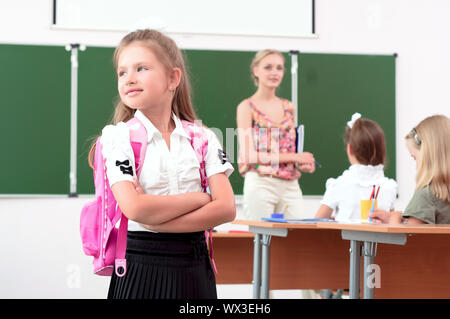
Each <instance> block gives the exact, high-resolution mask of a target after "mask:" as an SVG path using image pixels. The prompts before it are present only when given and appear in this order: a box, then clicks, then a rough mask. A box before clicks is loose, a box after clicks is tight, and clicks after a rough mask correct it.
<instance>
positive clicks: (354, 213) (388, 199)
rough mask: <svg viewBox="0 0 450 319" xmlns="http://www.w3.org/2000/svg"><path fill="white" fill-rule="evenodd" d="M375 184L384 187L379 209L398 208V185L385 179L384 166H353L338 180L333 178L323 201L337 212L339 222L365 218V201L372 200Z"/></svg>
mask: <svg viewBox="0 0 450 319" xmlns="http://www.w3.org/2000/svg"><path fill="white" fill-rule="evenodd" d="M373 185H376V187H378V186H380V191H379V193H378V198H377V207H378V208H379V209H383V210H386V211H390V210H391V209H393V208H394V201H395V200H396V198H397V182H396V181H394V180H393V179H390V178H387V177H385V176H384V171H383V165H377V166H372V165H360V164H355V165H351V166H350V167H349V169H347V170H345V171H344V172H343V173H342V175H341V176H339V177H338V178H329V179H328V180H327V182H326V190H325V194H324V196H323V199H322V201H321V204H324V205H326V206H328V207H330V208H331V209H333V210H334V211H335V219H336V220H337V221H342V222H345V221H351V220H360V219H361V208H360V205H361V199H370V194H371V193H372V189H373Z"/></svg>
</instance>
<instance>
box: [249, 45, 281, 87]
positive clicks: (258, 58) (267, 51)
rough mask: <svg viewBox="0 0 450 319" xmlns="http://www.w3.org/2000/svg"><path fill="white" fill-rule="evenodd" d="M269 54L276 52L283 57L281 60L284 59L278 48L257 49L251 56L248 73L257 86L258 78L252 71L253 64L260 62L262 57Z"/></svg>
mask: <svg viewBox="0 0 450 319" xmlns="http://www.w3.org/2000/svg"><path fill="white" fill-rule="evenodd" d="M270 54H278V55H279V56H281V57H282V58H283V61H284V56H283V54H282V53H281V52H280V51H278V50H274V49H265V50H261V51H258V52H257V53H256V54H255V56H254V57H253V60H252V63H251V64H250V74H251V76H252V79H253V82H254V83H255V86H258V78H257V77H256V76H255V74H254V73H253V68H254V67H255V66H257V65H258V64H259V62H261V60H262V59H264V58H265V57H266V56H268V55H270Z"/></svg>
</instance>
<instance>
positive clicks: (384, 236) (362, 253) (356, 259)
mask: <svg viewBox="0 0 450 319" xmlns="http://www.w3.org/2000/svg"><path fill="white" fill-rule="evenodd" d="M341 234H342V239H344V240H350V283H349V288H350V293H349V297H350V299H359V295H360V276H361V269H360V263H361V257H364V299H373V298H374V287H370V285H369V277H370V276H371V275H372V273H371V270H370V269H368V268H369V266H370V265H372V264H373V263H374V261H375V256H376V254H377V244H378V243H383V244H394V245H405V244H406V236H407V234H405V233H398V234H395V233H382V232H368V231H358V230H345V229H343V230H342V232H341Z"/></svg>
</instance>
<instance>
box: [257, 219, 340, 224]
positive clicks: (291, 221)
mask: <svg viewBox="0 0 450 319" xmlns="http://www.w3.org/2000/svg"><path fill="white" fill-rule="evenodd" d="M261 220H263V221H267V222H272V223H289V224H317V223H319V222H321V223H335V222H336V221H335V220H334V219H328V218H302V219H289V218H287V219H286V218H273V217H262V218H261Z"/></svg>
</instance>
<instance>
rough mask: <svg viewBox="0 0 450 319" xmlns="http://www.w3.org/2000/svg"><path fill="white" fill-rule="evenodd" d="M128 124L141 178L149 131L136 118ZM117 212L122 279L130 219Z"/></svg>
mask: <svg viewBox="0 0 450 319" xmlns="http://www.w3.org/2000/svg"><path fill="white" fill-rule="evenodd" d="M126 124H127V126H128V128H129V130H130V143H131V147H132V148H133V153H134V162H135V165H136V175H137V177H139V176H140V174H141V170H142V166H143V164H144V159H145V153H146V151H147V143H148V137H147V130H146V129H145V126H144V124H142V122H141V121H140V120H139V119H138V118H136V117H134V118H132V119H131V120H129V121H128V122H127V123H126ZM117 210H118V212H119V214H120V215H121V218H120V226H119V232H118V234H117V245H116V260H115V271H116V275H117V276H118V277H122V276H124V275H125V273H126V270H127V264H126V259H125V253H126V250H127V233H128V218H127V217H126V216H125V214H123V213H122V211H121V210H120V208H119V207H118V208H117ZM121 268H122V269H123V271H122V272H119V269H121Z"/></svg>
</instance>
